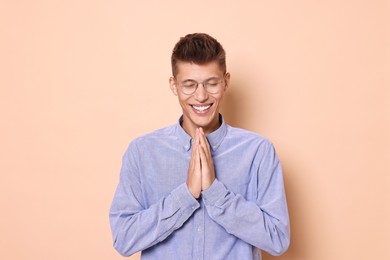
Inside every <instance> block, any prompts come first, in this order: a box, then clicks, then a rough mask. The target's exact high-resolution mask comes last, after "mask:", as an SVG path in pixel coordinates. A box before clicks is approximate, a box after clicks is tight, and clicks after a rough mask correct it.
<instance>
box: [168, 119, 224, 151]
mask: <svg viewBox="0 0 390 260" xmlns="http://www.w3.org/2000/svg"><path fill="white" fill-rule="evenodd" d="M219 120H220V122H221V126H220V127H219V128H218V129H217V130H215V131H214V132H212V133H210V134H208V135H207V136H206V138H207V140H208V141H209V144H210V148H211V150H212V151H216V150H217V149H218V147H219V146H220V145H221V143H222V141H223V139H224V137H225V136H226V133H227V125H226V124H225V120H224V119H223V117H222V115H221V114H219ZM182 122H183V116H181V117H180V118H179V121H178V123H177V124H176V134H177V137H178V139H179V141H180V143H181V144H182V145H183V146H184V149H185V150H186V151H189V150H190V149H191V145H192V137H191V136H190V135H189V134H187V133H186V131H184V129H183V127H182V126H181V123H182Z"/></svg>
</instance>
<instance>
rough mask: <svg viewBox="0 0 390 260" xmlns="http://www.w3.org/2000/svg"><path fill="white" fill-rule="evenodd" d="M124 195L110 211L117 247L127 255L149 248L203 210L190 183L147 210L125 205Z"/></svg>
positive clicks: (115, 245) (114, 202) (117, 197)
mask: <svg viewBox="0 0 390 260" xmlns="http://www.w3.org/2000/svg"><path fill="white" fill-rule="evenodd" d="M120 196H121V195H120V194H119V195H117V196H116V197H115V198H114V201H113V204H112V207H111V210H110V223H111V229H112V233H113V239H114V247H115V248H116V250H117V251H118V252H119V253H121V254H122V255H124V256H129V255H132V254H134V253H136V252H138V251H141V250H144V249H146V248H149V247H151V246H153V245H155V244H157V243H159V242H161V241H163V240H164V239H166V238H167V237H168V236H169V235H170V234H172V232H174V231H175V230H177V229H178V228H180V227H181V226H182V225H183V223H184V222H185V221H186V220H187V219H188V218H189V217H190V216H191V215H192V214H193V213H194V211H195V210H196V209H197V208H199V203H198V201H197V200H195V199H194V198H193V197H192V195H191V194H190V192H189V191H188V188H187V186H186V184H185V183H184V184H182V185H180V186H179V187H177V188H176V189H175V190H173V191H172V192H171V193H170V194H169V195H168V196H166V197H164V198H162V199H161V200H159V201H158V203H156V204H154V205H152V206H150V207H149V208H147V209H142V208H136V207H132V206H131V205H134V203H133V204H131V203H129V204H128V206H125V207H124V206H123V205H122V204H121V203H120V202H123V198H120Z"/></svg>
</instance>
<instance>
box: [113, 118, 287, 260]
mask: <svg viewBox="0 0 390 260" xmlns="http://www.w3.org/2000/svg"><path fill="white" fill-rule="evenodd" d="M220 119H221V122H222V123H221V126H220V127H219V128H218V129H217V130H216V131H214V132H212V133H210V134H209V135H207V137H206V138H207V140H208V142H209V144H210V149H211V153H212V157H213V160H214V167H215V175H216V179H215V181H214V182H213V184H212V185H211V186H210V187H209V188H208V189H207V190H205V191H203V192H202V193H201V197H200V198H199V199H195V198H194V197H193V196H192V194H191V193H190V191H189V189H188V187H187V185H186V179H187V172H188V166H189V162H190V159H191V152H192V148H191V147H192V138H191V137H190V136H189V135H188V134H187V133H186V132H185V131H184V130H183V128H182V127H181V125H180V123H181V120H182V117H181V118H180V120H179V122H178V123H177V124H175V125H172V126H169V127H166V128H163V129H160V130H157V131H154V132H152V133H149V134H146V135H143V136H141V137H138V138H136V139H135V140H133V141H132V142H131V143H130V145H129V147H128V149H127V150H126V152H125V154H124V156H123V159H122V168H121V172H120V180H119V184H118V187H117V190H116V192H115V195H114V199H113V202H112V205H111V209H110V224H111V229H112V235H113V241H114V247H115V248H116V250H117V251H118V252H119V253H120V254H122V255H124V256H129V255H132V254H134V253H136V252H138V251H142V253H141V259H143V260H147V259H261V250H265V251H267V252H268V253H270V254H273V255H280V254H282V253H283V252H285V251H286V250H287V248H288V246H289V243H290V227H289V217H288V210H287V203H286V197H285V191H284V184H283V175H282V168H281V165H280V162H279V159H278V157H277V155H276V153H275V149H274V147H273V145H272V143H271V142H270V141H268V140H267V139H266V138H264V137H262V136H260V135H258V134H255V133H252V132H249V131H246V130H243V129H240V128H235V127H231V126H229V125H227V124H226V123H225V122H224V121H223V118H222V116H220Z"/></svg>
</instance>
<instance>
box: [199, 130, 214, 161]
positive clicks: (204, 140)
mask: <svg viewBox="0 0 390 260" xmlns="http://www.w3.org/2000/svg"><path fill="white" fill-rule="evenodd" d="M199 133H200V144H201V145H202V147H203V148H204V149H205V152H206V155H207V156H210V157H211V151H210V144H209V142H208V141H207V138H206V135H205V134H204V132H203V129H202V128H200V131H199Z"/></svg>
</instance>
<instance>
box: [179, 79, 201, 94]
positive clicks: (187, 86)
mask: <svg viewBox="0 0 390 260" xmlns="http://www.w3.org/2000/svg"><path fill="white" fill-rule="evenodd" d="M196 85H198V84H197V83H196V82H194V81H186V82H184V83H183V84H182V85H181V88H182V90H183V93H184V94H192V93H194V92H195V90H196Z"/></svg>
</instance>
